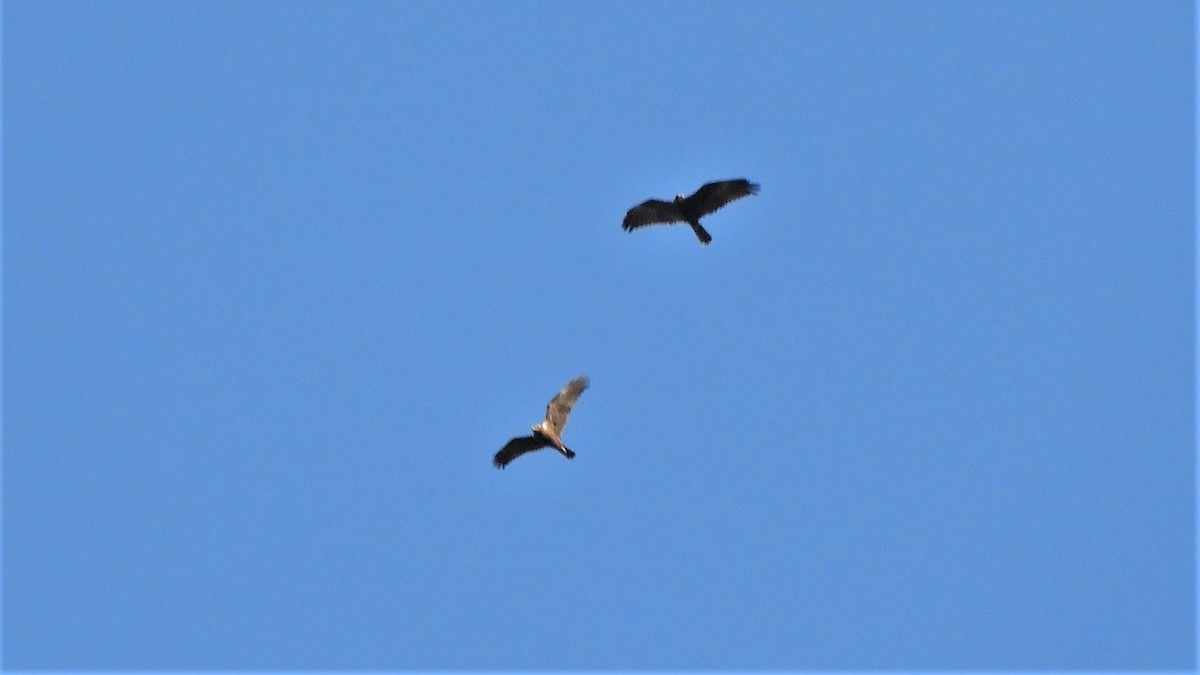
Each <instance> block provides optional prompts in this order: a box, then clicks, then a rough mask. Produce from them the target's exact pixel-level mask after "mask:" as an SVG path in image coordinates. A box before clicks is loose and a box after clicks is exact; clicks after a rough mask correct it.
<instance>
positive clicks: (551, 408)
mask: <svg viewBox="0 0 1200 675" xmlns="http://www.w3.org/2000/svg"><path fill="white" fill-rule="evenodd" d="M587 388H588V379H587V376H586V375H580V376H579V377H577V378H575V379H573V380H571V381H570V382H568V383H567V384H566V386H564V387H563V388H562V390H560V391H559V392H558V393H557V394H555V395H554V398H552V399H550V402H549V403H547V404H546V417H545V419H543V420H542V421H541V422H538V423H537V424H535V425H533V427H532V428H530V431H531V432H533V434H532V435H531V436H518V437H516V438H514V439H512V440H511V441H509V442H508V443H507V444H505V446H504V447H503V448H501V449H500V451H499V452H497V453H496V455H495V457H493V458H492V464H494V465H495V466H496V468H497V469H503V468H504V467H505V466H508V463H509V462H511V461H513V460H514V459H516V458H518V457H520V456H521V455H523V454H525V453H527V452H533V451H534V450H541V449H542V448H547V447H553V448H554V449H556V450H558V451H559V452H561V453H562V454H563V456H564V457H566V458H567V459H572V458H574V457H575V451H574V450H571V449H570V448H568V447H567V446H566V445H564V444H563V442H562V433H563V430H564V429H566V428H567V416H568V415H570V414H571V408H572V407H574V405H575V402H576V401H578V400H579V395H580V394H582V393H583V390H585V389H587Z"/></svg>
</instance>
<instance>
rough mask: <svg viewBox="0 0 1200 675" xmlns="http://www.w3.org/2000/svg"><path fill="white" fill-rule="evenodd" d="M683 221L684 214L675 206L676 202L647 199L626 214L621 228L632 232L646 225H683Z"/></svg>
mask: <svg viewBox="0 0 1200 675" xmlns="http://www.w3.org/2000/svg"><path fill="white" fill-rule="evenodd" d="M683 221H684V217H683V214H682V213H680V212H679V207H678V206H675V203H674V202H664V201H663V200H661V199H647V200H646V201H644V202H642V203H641V204H638V205H637V206H635V207H633V208H632V209H629V211H628V212H627V213H626V214H625V220H624V221H622V222H621V228H622V229H624V230H625V231H626V232H631V231H633V230H634V228H638V227H643V226H645V225H654V224H656V223H682V222H683Z"/></svg>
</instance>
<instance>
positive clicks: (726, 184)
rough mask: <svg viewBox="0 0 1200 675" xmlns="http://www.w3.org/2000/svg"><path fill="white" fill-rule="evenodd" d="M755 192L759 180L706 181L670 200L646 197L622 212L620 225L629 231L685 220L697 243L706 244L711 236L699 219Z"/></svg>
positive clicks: (683, 221)
mask: <svg viewBox="0 0 1200 675" xmlns="http://www.w3.org/2000/svg"><path fill="white" fill-rule="evenodd" d="M756 194H758V183H751V182H750V181H748V180H746V179H745V178H734V179H732V180H720V181H716V182H714V183H706V184H704V185H703V186H702V187H701V188H700V189H699V190H696V193H695V194H693V195H692V196H690V197H684V196H683V195H675V200H674V201H670V202H664V201H663V200H661V199H649V200H646V201H644V202H642V203H641V204H638V205H637V206H635V207H633V208H632V209H629V212H628V213H626V214H625V220H624V221H623V222H622V223H621V228H622V229H624V230H625V231H626V232H632V231H634V230H636V229H637V228H639V227H645V226H646V225H656V224H660V223H663V224H668V225H670V224H674V223H687V224H688V225H691V226H692V231H693V232H695V233H696V238H698V239H699V240H700V243H701V244H707V243H708V242H710V241H712V237H711V236H709V234H708V230H705V229H704V228H703V227H701V225H700V219H701V218H703V217H704V216H707V215H708V214H710V213H712V212H714V211H716V210H717V209H719V208H721V207H722V206H725V205H726V204H728V203H729V202H731V201H734V200H735V199H741V198H742V197H745V196H746V195H756Z"/></svg>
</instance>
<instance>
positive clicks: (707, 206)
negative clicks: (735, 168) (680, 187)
mask: <svg viewBox="0 0 1200 675" xmlns="http://www.w3.org/2000/svg"><path fill="white" fill-rule="evenodd" d="M756 194H758V183H751V182H750V181H748V180H746V179H745V178H735V179H733V180H719V181H716V182H713V183H705V184H704V185H702V186H700V189H699V190H696V193H695V194H693V195H692V196H690V197H688V198H687V199H685V200H683V204H682V206H681V208H680V210H681V211H685V212H687V213H689V214H695V216H696V217H697V218H700V217H703V216H706V215H708V214H710V213H712V212H713V211H716V210H717V209H719V208H721V207H722V206H725V205H726V204H728V203H729V202H732V201H734V200H735V199H741V198H742V197H745V196H747V195H756Z"/></svg>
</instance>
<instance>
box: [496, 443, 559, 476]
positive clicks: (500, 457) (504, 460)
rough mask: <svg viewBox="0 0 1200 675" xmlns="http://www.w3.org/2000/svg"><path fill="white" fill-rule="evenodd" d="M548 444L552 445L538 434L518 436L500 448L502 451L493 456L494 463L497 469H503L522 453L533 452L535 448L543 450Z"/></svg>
mask: <svg viewBox="0 0 1200 675" xmlns="http://www.w3.org/2000/svg"><path fill="white" fill-rule="evenodd" d="M547 445H550V443H548V442H547V441H546V440H545V439H544V438H540V437H538V436H518V437H516V438H514V439H512V440H511V441H509V442H508V443H506V444H505V446H504V447H503V448H500V452H497V453H496V456H495V457H493V458H492V464H493V465H495V467H496V468H497V469H503V468H504V467H506V466H508V463H509V462H511V461H513V460H514V459H516V458H518V457H520V456H521V455H523V454H525V453H527V452H533V451H534V450H541V449H542V448H544V447H546V446H547Z"/></svg>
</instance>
